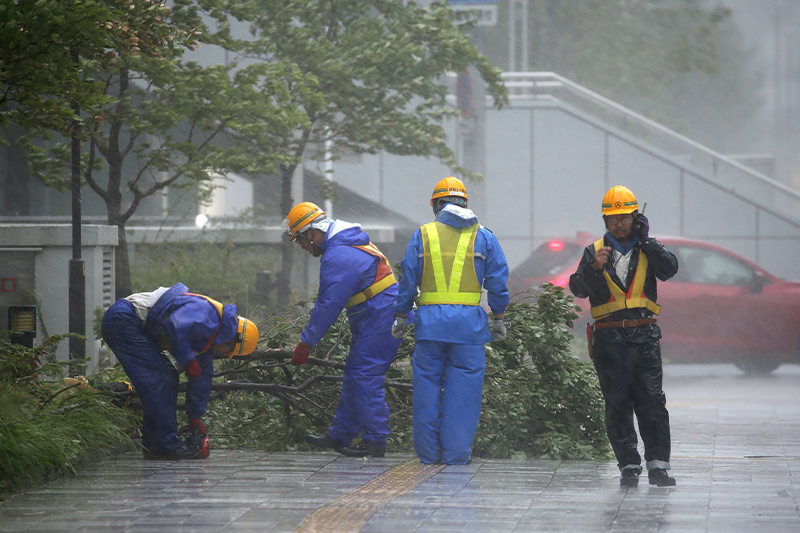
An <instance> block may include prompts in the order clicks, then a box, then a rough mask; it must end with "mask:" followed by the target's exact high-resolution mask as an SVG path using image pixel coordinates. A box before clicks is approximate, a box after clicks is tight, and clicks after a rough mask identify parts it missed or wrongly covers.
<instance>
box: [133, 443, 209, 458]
mask: <svg viewBox="0 0 800 533" xmlns="http://www.w3.org/2000/svg"><path fill="white" fill-rule="evenodd" d="M200 451H201V450H200V448H198V447H197V446H194V445H192V444H181V445H180V446H178V447H177V448H175V449H174V450H166V451H162V452H158V453H154V452H151V451H150V450H143V451H142V457H143V458H145V459H148V460H155V461H180V460H182V459H198V458H200Z"/></svg>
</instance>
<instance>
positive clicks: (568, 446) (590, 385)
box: [474, 283, 609, 459]
mask: <svg viewBox="0 0 800 533" xmlns="http://www.w3.org/2000/svg"><path fill="white" fill-rule="evenodd" d="M533 296H534V297H535V303H532V302H528V301H524V300H523V301H520V302H517V303H515V304H512V305H511V306H509V308H508V310H507V311H506V317H507V318H509V319H510V320H511V326H510V327H509V328H508V337H507V338H506V340H504V341H502V342H496V343H492V344H490V345H488V346H487V347H486V355H487V361H486V379H485V385H484V402H483V413H482V415H481V424H480V426H479V429H478V435H477V436H476V440H475V445H474V449H475V453H476V454H477V455H487V456H491V457H511V456H512V455H513V456H515V457H519V456H521V455H523V454H524V455H525V456H529V457H548V458H570V459H590V458H596V457H605V456H606V455H607V454H608V452H609V448H608V440H607V438H606V432H605V423H604V420H605V416H604V402H603V398H602V395H601V393H600V387H599V384H598V383H597V377H596V375H595V371H594V367H593V366H592V364H591V363H590V362H586V361H581V360H579V359H577V358H576V357H575V356H574V355H573V354H572V353H571V343H572V339H573V336H572V333H571V332H570V328H571V327H572V321H573V320H574V319H575V318H577V317H578V315H577V314H576V313H575V304H574V303H573V299H572V297H571V296H568V295H565V294H564V290H563V288H561V287H557V286H554V285H552V284H549V283H548V284H545V285H543V286H541V288H540V289H538V290H536V292H535V293H534V294H533Z"/></svg>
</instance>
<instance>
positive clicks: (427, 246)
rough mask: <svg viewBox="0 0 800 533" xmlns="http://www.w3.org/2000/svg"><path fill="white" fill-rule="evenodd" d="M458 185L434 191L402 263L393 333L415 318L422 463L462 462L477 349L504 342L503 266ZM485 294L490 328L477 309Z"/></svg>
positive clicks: (478, 377) (416, 420)
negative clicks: (429, 218)
mask: <svg viewBox="0 0 800 533" xmlns="http://www.w3.org/2000/svg"><path fill="white" fill-rule="evenodd" d="M467 201H468V197H467V190H466V188H465V187H464V184H463V183H462V182H461V180H459V179H457V178H453V177H447V178H444V179H443V180H441V181H440V182H439V183H438V184H437V185H436V187H434V190H433V195H432V196H431V206H432V207H433V212H434V214H435V215H436V220H435V221H434V222H431V223H429V224H425V225H424V226H422V227H421V228H419V229H418V230H417V231H416V232H415V233H414V235H413V236H412V238H411V242H409V244H408V247H407V248H406V254H405V257H404V258H403V262H402V269H403V275H402V277H401V279H400V287H399V291H398V295H397V300H396V301H395V304H394V308H395V311H396V315H395V321H394V324H393V327H392V334H393V335H396V336H402V335H403V331H404V330H405V327H406V324H407V322H408V320H409V319H410V317H409V313H410V312H411V310H412V307H413V304H414V299H415V298H416V296H417V287H419V291H420V292H419V307H418V309H417V313H416V319H415V320H414V338H415V342H416V344H415V347H414V356H413V358H412V364H413V370H414V377H413V383H414V399H413V404H414V406H413V415H412V426H413V430H414V449H415V451H416V452H417V455H418V456H419V458H420V461H421V462H422V463H445V464H466V463H468V462H469V461H470V456H471V454H472V441H473V439H474V438H475V432H476V431H477V429H478V421H479V419H480V413H481V398H482V396H483V376H484V371H485V369H486V354H485V351H484V344H485V343H487V342H490V341H492V340H503V339H505V337H506V321H505V314H504V313H505V309H506V306H507V305H508V287H507V285H506V283H507V281H508V265H507V263H506V258H505V255H503V250H502V249H501V248H500V244H499V243H498V242H497V239H496V238H495V236H494V235H493V234H492V232H491V231H489V230H488V229H486V228H484V227H483V226H481V225H480V224H479V223H478V218H477V217H476V216H475V214H474V213H473V212H472V211H471V210H470V209H468V208H467ZM482 287H483V288H486V290H487V291H488V303H489V307H490V308H491V310H492V313H493V315H494V317H493V320H492V325H491V328H490V326H489V320H488V316H487V314H486V311H485V310H484V309H483V307H481V305H480V301H481V289H482Z"/></svg>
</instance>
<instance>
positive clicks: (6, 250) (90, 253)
mask: <svg viewBox="0 0 800 533" xmlns="http://www.w3.org/2000/svg"><path fill="white" fill-rule="evenodd" d="M118 240H119V239H118V236H117V227H116V226H101V225H84V226H82V227H81V259H82V260H83V261H84V264H85V268H86V332H85V335H86V357H87V358H89V359H90V360H89V367H88V369H87V371H88V372H90V373H91V372H96V371H97V370H99V369H100V368H105V367H107V366H110V365H112V364H113V363H114V360H113V355H112V354H111V352H110V350H104V351H103V352H104V353H101V350H100V339H99V338H97V337H96V336H95V333H94V326H95V322H96V317H97V316H102V313H104V312H105V311H106V309H108V308H109V306H110V305H111V304H112V303H114V265H115V263H114V249H115V247H116V246H117V243H118ZM70 259H72V226H71V225H69V224H0V320H3V321H5V317H7V316H9V307H11V308H12V311H13V310H14V309H15V308H17V307H18V306H31V305H33V306H36V308H37V311H38V312H37V313H36V317H37V319H36V322H37V324H36V334H35V340H34V345H38V344H39V343H41V342H42V340H43V339H44V338H45V337H47V336H48V335H58V334H65V333H68V332H69V261H70ZM6 329H9V324H4V323H0V330H6ZM56 356H57V358H58V360H59V361H67V360H69V342H68V341H66V340H64V341H62V342H61V343H60V344H59V346H58V350H57V351H56Z"/></svg>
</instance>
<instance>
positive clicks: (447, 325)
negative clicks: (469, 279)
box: [394, 204, 508, 344]
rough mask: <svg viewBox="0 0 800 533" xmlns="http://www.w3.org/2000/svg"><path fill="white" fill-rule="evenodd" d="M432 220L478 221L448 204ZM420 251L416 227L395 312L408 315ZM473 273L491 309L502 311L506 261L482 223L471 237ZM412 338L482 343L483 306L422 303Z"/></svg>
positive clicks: (485, 330)
mask: <svg viewBox="0 0 800 533" xmlns="http://www.w3.org/2000/svg"><path fill="white" fill-rule="evenodd" d="M436 220H437V222H442V223H444V224H447V225H448V226H452V227H454V228H465V227H468V226H471V225H473V224H475V223H476V222H478V218H477V217H476V216H475V214H474V213H473V212H472V211H471V210H469V209H464V208H461V207H457V206H455V205H452V204H448V205H447V206H445V208H444V209H442V210H441V211H439V214H438V215H437V216H436ZM423 251H424V250H423V246H422V232H421V230H419V229H418V230H417V231H415V232H414V235H413V236H412V237H411V241H410V242H409V243H408V246H407V247H406V254H405V257H403V262H402V263H401V265H402V269H403V277H402V278H401V280H400V286H399V289H398V294H397V300H395V303H394V308H395V310H396V311H397V312H398V313H402V314H408V313H409V311H411V308H412V307H413V304H414V298H415V297H416V296H417V286H419V284H420V282H421V281H422V269H423V265H424V258H423ZM475 274H476V275H477V278H478V281H479V282H481V283H482V285H483V288H485V289H486V290H487V291H488V302H489V307H490V308H491V309H492V312H493V313H495V314H498V313H503V312H505V310H506V306H508V287H507V285H506V282H507V281H508V264H507V263H506V257H505V255H504V254H503V250H502V249H501V248H500V243H498V242H497V238H496V237H495V236H494V234H493V233H492V232H491V231H489V230H488V229H486V228H484V227H483V226H480V227H479V228H478V234H477V235H476V236H475ZM414 338H415V339H417V340H427V341H439V342H454V343H458V344H486V343H487V342H491V340H492V334H491V332H490V330H489V321H488V317H487V315H486V311H485V310H484V309H483V307H481V306H475V305H450V304H447V305H442V304H434V305H422V306H420V307H419V308H418V309H417V312H416V318H415V320H414Z"/></svg>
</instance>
